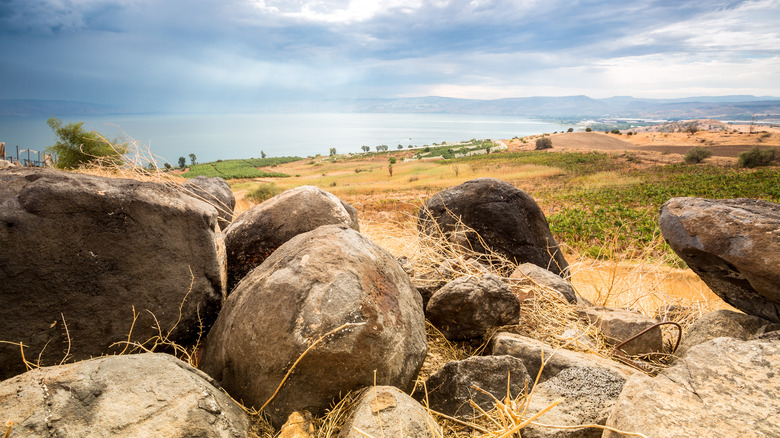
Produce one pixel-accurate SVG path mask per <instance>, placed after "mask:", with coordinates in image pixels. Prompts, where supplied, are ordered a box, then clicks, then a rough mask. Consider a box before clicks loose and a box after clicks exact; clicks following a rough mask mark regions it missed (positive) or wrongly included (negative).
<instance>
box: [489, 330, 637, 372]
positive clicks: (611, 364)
mask: <svg viewBox="0 0 780 438" xmlns="http://www.w3.org/2000/svg"><path fill="white" fill-rule="evenodd" d="M488 349H489V351H490V354H492V355H494V356H503V355H510V356H513V357H516V358H518V359H520V360H521V361H522V362H523V365H525V368H526V369H527V370H528V373H529V374H530V375H531V376H532V377H533V378H536V376H537V374H539V369H541V368H542V363H543V362H544V363H545V365H544V369H542V375H541V378H540V381H541V382H543V381H545V380H547V379H550V378H552V377H555V376H557V375H558V374H559V373H561V372H562V371H564V370H566V369H568V368H582V367H587V368H604V369H605V370H607V371H609V372H611V373H615V374H618V375H620V376H622V377H623V378H628V377H630V376H632V375H633V374H634V373H636V370H635V369H633V368H631V367H628V366H626V365H623V364H621V363H618V362H615V361H613V360H609V359H605V358H603V357H601V356H597V355H595V354H588V353H582V352H579V351H571V350H566V349H564V348H554V347H552V346H551V345H548V344H545V343H544V342H542V341H538V340H536V339H533V338H529V337H526V336H521V335H518V334H515V333H506V332H502V333H497V334H496V335H495V336H493V338H491V340H490V344H489V345H488Z"/></svg>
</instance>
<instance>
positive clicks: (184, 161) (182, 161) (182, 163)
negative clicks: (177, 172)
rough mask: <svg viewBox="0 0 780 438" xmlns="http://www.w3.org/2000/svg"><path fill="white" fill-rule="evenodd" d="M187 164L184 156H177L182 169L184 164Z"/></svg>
mask: <svg viewBox="0 0 780 438" xmlns="http://www.w3.org/2000/svg"><path fill="white" fill-rule="evenodd" d="M186 165H187V159H186V158H184V157H179V167H180V168H182V169H184V166H186Z"/></svg>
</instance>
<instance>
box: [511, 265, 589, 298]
mask: <svg viewBox="0 0 780 438" xmlns="http://www.w3.org/2000/svg"><path fill="white" fill-rule="evenodd" d="M509 278H510V279H512V280H514V282H513V284H515V285H517V286H527V287H542V288H545V289H549V290H552V291H555V292H558V293H559V294H561V297H562V298H563V299H565V300H566V301H568V302H569V303H571V304H577V293H576V292H575V291H574V288H573V287H572V285H571V283H569V281H568V280H564V279H563V278H561V277H560V275H555V274H553V273H552V272H550V271H548V270H547V269H545V268H541V267H539V266H537V265H535V264H533V263H523V264H521V265H520V266H518V267H517V269H515V272H513V273H512V275H510V276H509Z"/></svg>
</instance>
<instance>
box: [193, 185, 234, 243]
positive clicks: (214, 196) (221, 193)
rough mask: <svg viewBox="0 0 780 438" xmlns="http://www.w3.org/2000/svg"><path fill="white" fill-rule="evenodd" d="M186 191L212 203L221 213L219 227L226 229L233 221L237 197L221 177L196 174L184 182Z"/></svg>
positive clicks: (219, 213)
mask: <svg viewBox="0 0 780 438" xmlns="http://www.w3.org/2000/svg"><path fill="white" fill-rule="evenodd" d="M184 189H185V191H184V192H185V193H187V194H188V195H190V196H192V197H194V198H196V199H200V200H201V201H204V202H207V203H209V204H211V205H212V206H213V207H214V208H216V209H217V212H218V215H219V228H220V229H222V230H224V229H225V228H227V226H228V225H230V222H232V221H233V209H234V208H235V207H236V197H235V196H233V192H232V191H231V190H230V185H228V183H227V182H225V180H224V179H222V178H220V177H216V176H215V177H211V178H209V177H207V176H202V175H201V176H196V177H195V178H191V179H190V180H189V181H187V183H186V184H184Z"/></svg>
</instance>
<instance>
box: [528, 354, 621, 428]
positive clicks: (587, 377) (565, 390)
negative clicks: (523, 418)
mask: <svg viewBox="0 0 780 438" xmlns="http://www.w3.org/2000/svg"><path fill="white" fill-rule="evenodd" d="M625 382H626V379H625V378H624V377H623V376H621V375H620V374H617V373H615V372H613V371H609V370H608V369H606V368H601V367H572V368H567V369H565V370H563V371H561V372H560V373H558V374H557V375H556V376H555V377H553V378H551V379H549V380H547V381H545V382H544V383H541V384H539V385H537V386H536V388H535V389H534V393H533V396H532V397H531V400H530V402H529V404H528V412H529V414H535V413H537V412H539V411H541V410H543V409H545V408H546V407H548V406H550V405H551V404H552V403H553V402H555V401H556V400H558V399H560V398H563V401H562V402H560V403H559V404H558V405H557V406H555V407H554V408H552V409H550V410H549V411H547V412H546V413H545V414H544V415H542V416H541V417H539V419H537V420H536V422H537V423H541V424H546V425H556V426H581V425H585V424H599V425H602V426H603V425H604V424H605V423H606V422H607V418H609V414H610V412H611V411H612V407H613V406H614V405H615V401H616V400H617V398H618V396H619V395H620V391H621V390H622V389H623V384H625ZM602 433H603V429H601V428H596V427H583V428H578V429H561V428H554V427H553V428H548V427H541V426H535V425H533V424H531V425H529V426H528V427H525V428H523V438H599V437H601V434H602Z"/></svg>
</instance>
